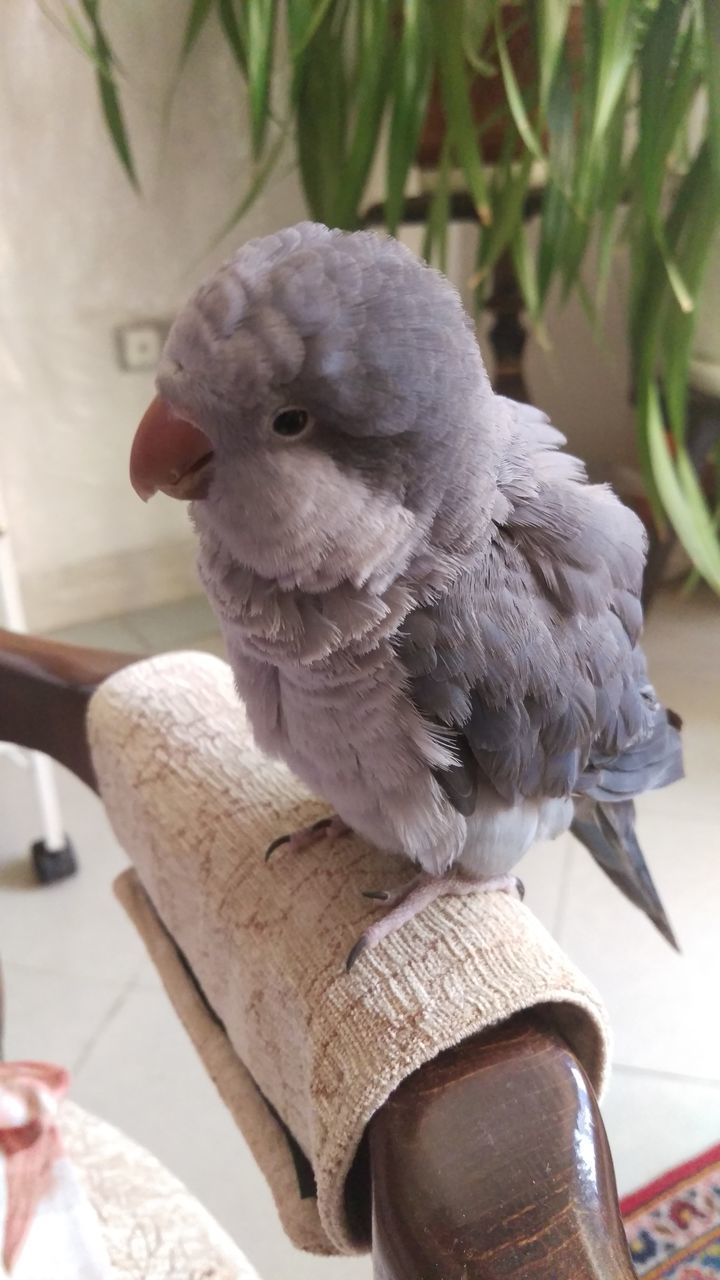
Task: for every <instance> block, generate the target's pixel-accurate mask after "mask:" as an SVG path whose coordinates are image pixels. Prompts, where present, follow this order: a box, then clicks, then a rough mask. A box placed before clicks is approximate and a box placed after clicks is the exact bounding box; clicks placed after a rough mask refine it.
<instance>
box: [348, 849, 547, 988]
mask: <svg viewBox="0 0 720 1280" xmlns="http://www.w3.org/2000/svg"><path fill="white" fill-rule="evenodd" d="M468 893H509V894H512V895H513V897H516V898H519V899H520V901H521V902H522V900H523V898H524V897H525V886H524V885H523V883H522V880H518V877H517V876H491V877H490V878H489V879H487V880H470V879H469V878H468V877H467V876H462V875H458V874H457V873H456V872H451V873H450V874H449V875H446V876H431V875H428V874H427V872H424V871H423V872H421V873H420V875H417V876H414V877H413V879H412V880H410V881H409V882H408V884H405V885H402V886H401V887H400V888H399V889H393V890H385V889H377V890H367V891H365V892H364V893H363V897H365V898H372V899H374V900H375V901H378V902H384V903H388V904H390V910H389V911H388V912H387V913H386V914H385V915H384V916H383V917H382V919H381V920H377V921H375V923H374V924H371V925H368V927H367V929H365V930H364V931H363V933H361V935H360V937H359V938H358V940H357V942H356V943H355V946H354V947H353V948H352V950H351V952H350V954H349V955H348V958H347V960H346V961H345V968H346V969H347V971H348V973H349V972H350V970H351V969H352V967H353V965H354V964H355V962H356V960H358V958H359V957H360V956H361V955H362V953H363V951H367V950H368V948H370V947H374V946H375V945H376V944H377V943H378V942H381V941H382V939H383V938H387V937H388V936H389V935H390V934H391V933H394V932H395V930H396V929H399V928H400V926H401V925H403V924H406V923H407V921H408V920H412V919H413V917H414V916H416V915H418V914H419V913H420V912H421V911H422V910H423V909H424V908H425V907H427V906H429V905H430V903H431V902H436V901H437V899H438V898H444V897H461V896H462V897H464V896H465V895H466V894H468Z"/></svg>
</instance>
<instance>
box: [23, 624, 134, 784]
mask: <svg viewBox="0 0 720 1280" xmlns="http://www.w3.org/2000/svg"><path fill="white" fill-rule="evenodd" d="M139 656H140V655H137V654H136V655H134V656H133V655H130V654H120V653H110V652H108V651H106V650H104V649H85V648H81V647H79V646H77V645H69V644H60V643H59V642H58V641H55V640H42V639H40V638H39V637H38V636H28V635H21V634H19V633H17V632H13V631H6V630H3V629H0V741H3V742H15V743H17V745H18V746H19V747H27V748H28V749H29V750H32V751H42V752H44V753H45V754H46V755H49V756H52V757H53V759H55V760H57V761H58V762H59V763H60V764H63V765H65V766H66V768H68V769H70V770H71V771H72V772H73V773H76V774H77V776H78V777H79V778H81V779H82V780H83V782H86V783H87V784H88V786H90V787H92V788H93V789H94V790H97V786H96V780H95V771H94V769H93V766H92V761H91V758H90V750H89V747H88V742H87V734H86V729H85V716H86V712H87V705H88V702H89V701H90V698H91V696H92V694H93V693H94V692H95V689H96V688H97V686H98V685H99V684H100V683H101V682H102V681H103V680H105V679H106V678H107V677H108V676H110V675H112V674H113V672H114V671H119V670H120V668H121V667H126V666H128V665H129V664H130V663H131V662H135V661H137V658H138V657H139Z"/></svg>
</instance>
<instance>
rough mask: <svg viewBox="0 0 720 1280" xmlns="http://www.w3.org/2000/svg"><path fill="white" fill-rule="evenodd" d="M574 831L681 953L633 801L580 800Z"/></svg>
mask: <svg viewBox="0 0 720 1280" xmlns="http://www.w3.org/2000/svg"><path fill="white" fill-rule="evenodd" d="M570 829H571V831H572V833H573V835H574V836H576V837H577V839H578V840H579V841H580V843H581V844H584V845H585V848H586V849H588V850H589V852H590V853H591V854H592V856H593V858H594V859H595V861H596V862H597V864H598V866H599V867H601V868H602V870H603V871H604V872H605V874H606V875H607V876H609V877H610V879H611V880H612V882H613V884H615V885H616V886H617V888H618V889H620V890H621V891H622V892H623V893H624V894H625V897H626V898H629V899H630V901H631V902H632V903H633V904H634V905H635V906H636V907H639V908H640V910H641V911H644V912H645V914H646V915H647V916H648V917H649V918H650V920H652V922H653V924H654V925H655V927H656V929H658V930H659V931H660V933H661V934H662V936H663V938H665V939H666V940H667V942H669V943H670V945H671V946H672V947H674V948H675V950H676V951H679V950H680V947H679V945H678V941H677V938H676V937H675V933H674V931H673V928H672V925H671V924H670V921H669V920H668V917H667V914H666V911H665V908H664V907H663V904H662V902H661V900H660V895H659V894H658V891H657V889H656V888H655V885H654V883H653V879H652V876H651V875H650V871H649V868H648V865H647V863H646V861H645V858H644V856H643V852H642V849H641V848H640V845H639V844H638V840H637V836H636V835H635V805H634V804H633V802H632V800H620V801H615V802H614V803H603V802H602V801H592V800H589V799H583V800H578V802H577V803H576V809H575V818H574V820H573V823H572V826H571V828H570Z"/></svg>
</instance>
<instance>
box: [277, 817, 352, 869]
mask: <svg viewBox="0 0 720 1280" xmlns="http://www.w3.org/2000/svg"><path fill="white" fill-rule="evenodd" d="M349 834H350V827H348V826H347V824H346V823H344V822H343V820H342V818H339V817H338V815H337V814H336V813H334V814H333V815H332V817H331V818H319V819H318V821H317V822H313V823H311V825H310V826H309V827H299V828H298V830H297V831H292V832H291V833H290V834H289V835H285V836H278V837H277V839H276V840H273V841H272V843H271V844H269V845H268V847H267V849H266V850H265V861H266V862H269V861H270V858H271V857H272V855H273V854H274V852H275V850H276V849H279V848H280V845H282V844H287V845H289V846H290V848H291V849H292V850H293V851H294V852H295V853H300V851H301V850H302V849H309V848H310V846H311V845H314V844H317V842H318V840H337V839H339V837H340V836H347V835H349Z"/></svg>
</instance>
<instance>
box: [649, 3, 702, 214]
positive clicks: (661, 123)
mask: <svg viewBox="0 0 720 1280" xmlns="http://www.w3.org/2000/svg"><path fill="white" fill-rule="evenodd" d="M685 13H686V6H685V5H684V4H683V3H681V2H680V0H664V3H662V4H660V5H658V8H657V10H656V11H655V16H654V18H653V20H652V23H651V25H650V28H649V31H648V33H647V36H646V38H645V40H644V42H643V44H642V46H641V48H640V50H639V57H638V67H639V76H640V104H639V112H638V144H637V161H636V163H637V164H638V165H639V170H640V173H639V177H640V183H639V187H640V194H641V196H642V198H643V200H644V203H645V208H646V210H647V213H648V217H650V218H652V219H655V218H659V216H660V203H661V198H662V194H663V188H664V180H665V175H666V169H665V162H666V159H667V157H668V155H669V153H670V151H671V148H672V147H673V144H674V142H675V139H676V137H677V134H678V131H679V129H680V127H681V125H682V124H683V122H684V121H685V120H686V119H687V115H688V111H689V110H690V106H691V102H692V98H693V95H694V93H695V89H696V74H695V61H696V59H695V44H696V38H697V37H696V31H695V24H694V22H693V20H692V18H691V20H690V21H689V22H688V23H687V26H686V30H685V31H684V32H683V31H682V28H681V21H682V18H683V15H684V14H685Z"/></svg>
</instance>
